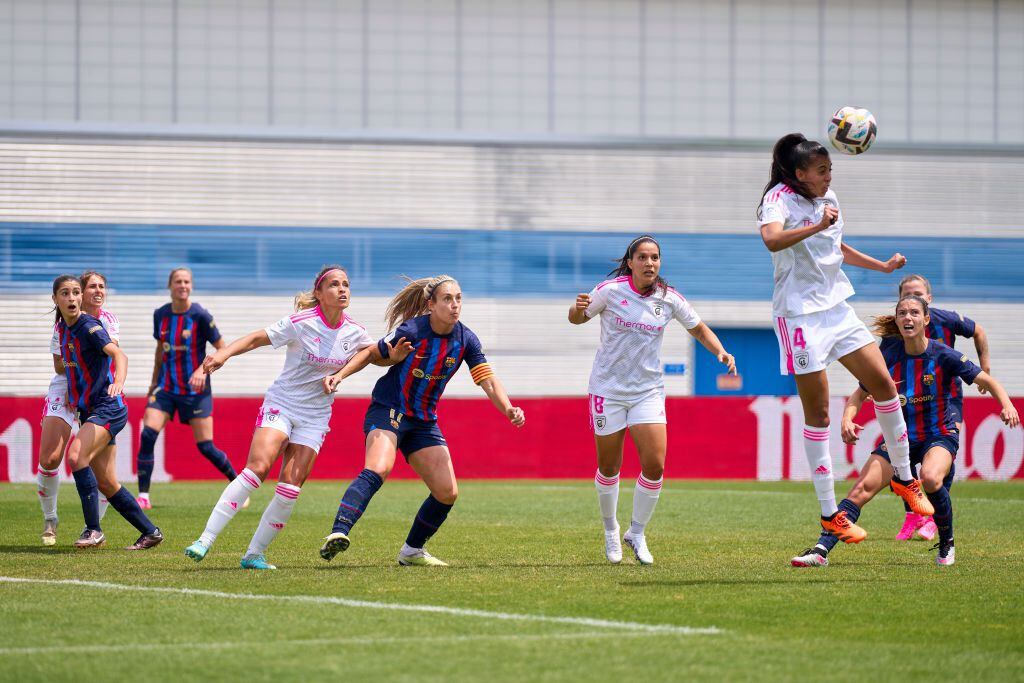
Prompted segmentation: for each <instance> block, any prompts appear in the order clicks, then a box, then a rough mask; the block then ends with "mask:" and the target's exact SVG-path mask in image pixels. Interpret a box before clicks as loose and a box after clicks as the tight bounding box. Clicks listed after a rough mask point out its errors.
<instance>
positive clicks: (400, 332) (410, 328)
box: [377, 319, 419, 358]
mask: <svg viewBox="0 0 1024 683" xmlns="http://www.w3.org/2000/svg"><path fill="white" fill-rule="evenodd" d="M402 337H405V341H407V342H409V343H410V344H412V345H413V346H415V345H416V344H417V342H419V335H417V334H416V325H415V324H414V323H413V322H412V320H411V319H410V320H406V321H405V322H404V323H402V324H401V325H399V326H398V327H396V328H395V329H394V330H392V332H391V334H389V335H386V336H385V337H384V338H383V339H381V340H380V341H378V342H377V351H379V352H380V356H381V358H389V357H390V356H391V352H390V351H388V344H390V343H391V342H393V341H395V340H396V339H401V338H402Z"/></svg>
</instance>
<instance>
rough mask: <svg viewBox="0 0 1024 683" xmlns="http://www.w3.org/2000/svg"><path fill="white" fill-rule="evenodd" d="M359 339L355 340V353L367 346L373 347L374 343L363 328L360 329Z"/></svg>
mask: <svg viewBox="0 0 1024 683" xmlns="http://www.w3.org/2000/svg"><path fill="white" fill-rule="evenodd" d="M360 331H361V332H360V335H359V339H357V340H356V351H362V350H363V349H365V348H366V347H367V346H373V345H374V344H375V343H376V342H375V341H374V339H373V337H371V336H370V333H369V332H367V331H366V329H365V328H360Z"/></svg>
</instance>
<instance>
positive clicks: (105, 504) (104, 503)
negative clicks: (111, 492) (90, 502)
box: [100, 495, 110, 520]
mask: <svg viewBox="0 0 1024 683" xmlns="http://www.w3.org/2000/svg"><path fill="white" fill-rule="evenodd" d="M108 507H110V501H109V500H107V497H106V496H103V495H101V496H100V519H101V520H102V519H103V515H105V514H107V508H108Z"/></svg>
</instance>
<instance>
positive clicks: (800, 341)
mask: <svg viewBox="0 0 1024 683" xmlns="http://www.w3.org/2000/svg"><path fill="white" fill-rule="evenodd" d="M793 346H797V347H799V348H801V349H806V348H807V342H805V341H804V328H802V327H798V328H796V329H795V330H793Z"/></svg>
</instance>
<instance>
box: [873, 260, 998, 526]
mask: <svg viewBox="0 0 1024 683" xmlns="http://www.w3.org/2000/svg"><path fill="white" fill-rule="evenodd" d="M898 291H899V299H903V298H904V297H908V296H919V297H921V298H922V299H924V300H925V301H926V302H928V312H929V317H930V319H931V322H929V323H928V325H927V327H925V331H924V332H925V336H927V337H928V338H929V339H935V340H937V341H940V342H942V343H943V344H945V345H946V346H948V347H949V348H953V347H955V346H956V338H957V337H965V338H969V339H974V348H975V350H976V351H977V352H978V364H979V365H980V366H981V369H982V370H984V371H985V372H990V371H991V365H990V358H989V352H988V335H986V334H985V330H984V329H983V328H982V327H981V325H979V324H977V323H976V322H974V321H973V320H971V319H970V318H966V317H964V316H963V315H961V314H959V313H957V312H956V311H947V310H944V309H941V308H934V307H932V305H931V304H932V284H931V283H930V282H929V281H928V279H927V278H926V277H925V276H923V275H918V274H916V273H915V274H913V275H908V276H906V277H905V278H903V279H902V280H901V281H900V285H899V288H898ZM892 344H895V345H899V344H902V341H901V340H900V339H899V338H898V337H883V338H882V343H881V346H880V348H881V350H882V353H883V355H884V353H885V350H886V348H887V347H888V346H889V345H892ZM950 391H951V393H950V402H949V407H950V410H952V411H953V413H954V414H955V420H956V422H957V428H958V429H959V428H960V424H961V423H962V422H963V402H964V396H963V394H964V392H963V386H962V385H961V382H960V378H959V377H954V378H953V384H952V386H951V387H950ZM978 391H979V392H980V393H982V394H984V393H985V389H984V388H983V387H981V386H978ZM915 476H916V475H915ZM903 509H904V512H905V513H906V514H905V516H904V518H903V526H902V527H901V528H900V530H899V532H898V533H897V534H896V539H897V540H900V541H908V540H910V539H911V538H912V537H913V535H914V533H915V532H916V533H917V535H918V536H920V537H921V538H923V539H925V540H926V541H930V540H932V539H933V538H935V534H936V533H937V528H936V526H935V520H934V519H932V518H931V517H925V516H922V515H918V514H916V513H915V512H913V511H912V510H911V509H910V506H909V505H907V504H906V502H904V503H903Z"/></svg>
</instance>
